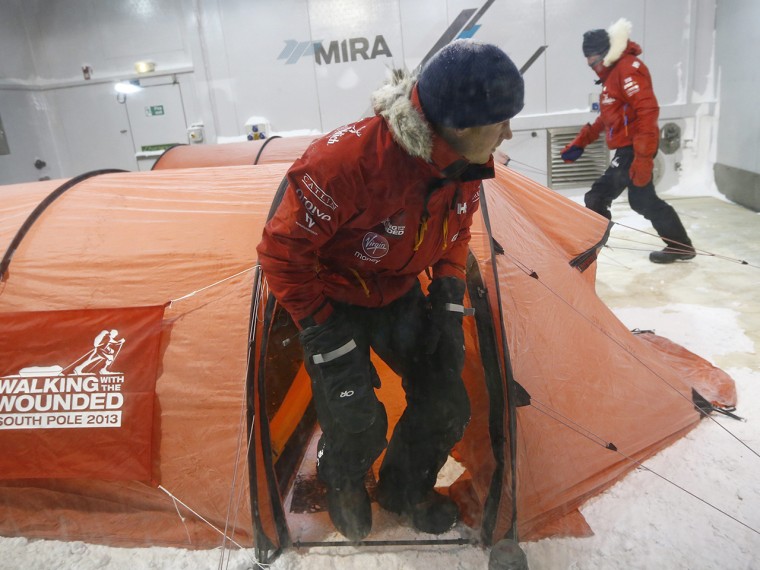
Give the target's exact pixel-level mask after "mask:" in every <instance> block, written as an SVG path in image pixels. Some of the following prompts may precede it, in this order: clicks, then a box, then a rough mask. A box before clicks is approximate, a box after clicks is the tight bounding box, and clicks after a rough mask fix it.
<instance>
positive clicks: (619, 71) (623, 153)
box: [561, 18, 696, 263]
mask: <svg viewBox="0 0 760 570" xmlns="http://www.w3.org/2000/svg"><path fill="white" fill-rule="evenodd" d="M630 34H631V23H630V22H629V21H628V20H625V19H623V18H621V19H620V20H618V21H617V22H615V23H614V24H613V25H612V26H610V28H609V29H608V30H601V29H598V30H590V31H588V32H586V33H585V34H583V55H584V56H586V60H587V62H588V65H589V67H591V69H593V70H594V72H595V73H596V74H597V75H598V76H599V82H598V83H601V84H602V85H603V87H602V93H601V96H600V98H599V107H600V114H599V117H597V119H596V121H594V123H593V124H590V123H588V124H586V125H585V126H584V127H583V128H582V129H581V131H580V133H578V136H577V137H575V139H574V140H573V141H572V142H571V143H570V144H568V145H567V146H566V147H565V148H564V149H562V152H561V156H562V159H563V160H564V161H565V162H574V161H576V160H578V158H580V156H581V155H582V154H583V149H584V148H585V147H586V146H587V145H589V144H591V143H592V142H594V141H595V140H596V139H597V138H599V135H600V134H601V132H602V130H604V134H605V137H606V141H607V146H608V147H609V148H610V149H613V150H614V151H615V156H614V157H613V159H612V161H611V162H610V166H609V168H607V170H606V171H605V173H604V174H603V175H602V176H601V177H600V178H599V179H598V180H597V181H596V182H594V184H593V185H592V186H591V190H589V191H588V192H587V193H586V195H585V198H584V199H585V203H586V207H587V208H589V209H591V210H594V211H595V212H597V213H598V214H601V215H602V216H604V217H606V218H607V219H612V214H611V213H610V206H611V204H612V201H613V200H614V199H615V198H617V197H618V196H620V194H622V193H623V190H625V189H626V187H627V188H628V202H629V203H630V205H631V208H633V210H634V211H635V212H637V213H639V214H641V215H642V216H644V217H645V218H646V219H647V220H649V221H650V222H652V226H653V227H654V229H655V231H656V232H657V234H658V235H659V236H660V237H661V238H662V239H663V241H664V242H665V244H666V247H665V248H664V249H662V250H661V251H653V252H651V253H650V254H649V259H650V261H652V262H654V263H673V262H674V261H677V260H685V259H692V258H693V257H694V256H695V255H696V253H695V251H694V247H693V246H692V243H691V240H690V239H689V236H688V235H687V234H686V229H685V228H684V227H683V224H682V223H681V220H680V218H679V217H678V214H677V213H676V211H675V210H674V209H673V207H672V206H670V205H669V204H668V203H666V202H665V201H664V200H662V199H661V198H660V197H659V196H657V193H656V192H655V188H654V183H653V181H652V170H653V168H654V157H655V155H656V154H657V148H658V144H659V134H660V133H659V128H658V125H657V118H658V116H659V113H660V107H659V105H658V103H657V98H656V97H655V95H654V90H653V88H652V78H651V77H650V75H649V70H648V69H647V66H646V65H644V62H643V61H641V60H640V59H639V58H638V56H639V55H640V54H641V47H640V46H639V45H638V44H637V43H635V42H633V41H631V40H630V39H629V37H630Z"/></svg>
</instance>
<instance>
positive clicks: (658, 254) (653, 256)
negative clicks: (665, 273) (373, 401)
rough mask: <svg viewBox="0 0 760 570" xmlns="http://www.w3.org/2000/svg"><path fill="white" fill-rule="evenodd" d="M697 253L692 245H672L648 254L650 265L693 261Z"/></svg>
mask: <svg viewBox="0 0 760 570" xmlns="http://www.w3.org/2000/svg"><path fill="white" fill-rule="evenodd" d="M696 255H697V252H696V251H695V250H694V247H693V246H692V245H673V246H668V247H666V248H663V249H661V250H660V251H653V252H651V253H650V254H649V261H651V262H652V263H673V262H675V261H678V260H683V261H685V260H687V259H694V258H695V257H696Z"/></svg>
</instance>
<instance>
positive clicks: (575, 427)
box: [530, 398, 760, 534]
mask: <svg viewBox="0 0 760 570" xmlns="http://www.w3.org/2000/svg"><path fill="white" fill-rule="evenodd" d="M534 401H536V402H538V400H534V399H533V398H531V404H530V405H531V407H532V408H533V409H535V410H536V411H537V412H540V413H542V414H544V415H545V416H547V417H550V418H552V419H553V420H554V421H556V422H558V423H559V424H561V425H563V426H565V427H566V428H568V429H571V430H572V431H574V432H576V433H577V434H578V435H581V436H583V437H585V438H586V439H588V440H589V441H591V442H592V443H595V444H597V445H599V446H601V447H604V448H605V449H609V450H610V451H614V452H615V453H617V454H618V455H620V456H621V457H623V458H624V459H625V460H626V461H628V462H629V463H630V464H631V465H635V466H636V467H640V468H641V469H644V470H645V471H648V472H649V473H652V474H653V475H656V476H657V477H659V478H660V479H662V480H663V481H665V482H666V483H669V484H670V485H673V486H674V487H675V488H677V489H679V490H681V491H683V492H684V493H686V494H687V495H690V496H692V497H693V498H695V499H697V500H698V501H700V502H702V503H704V504H705V505H707V506H708V507H711V508H712V509H714V510H716V511H717V512H719V513H721V514H722V515H725V516H727V517H728V518H730V519H732V520H733V521H735V522H737V523H739V524H740V525H742V526H744V527H746V528H747V529H749V530H751V531H752V532H754V533H756V534H760V530H757V529H755V528H753V527H751V526H750V525H749V524H747V523H745V522H743V521H741V520H739V519H738V518H736V517H735V516H733V515H731V514H729V513H727V512H726V511H724V510H723V509H721V508H720V507H717V506H716V505H714V504H712V503H711V502H709V501H708V500H706V499H703V498H702V497H700V496H699V495H697V494H695V493H693V492H692V491H689V490H688V489H686V488H685V487H683V486H681V485H679V484H678V483H676V482H675V481H672V480H671V479H668V478H667V477H665V476H664V475H662V474H660V473H658V472H657V471H655V470H654V469H651V468H650V467H647V466H646V465H644V464H643V463H642V462H641V461H638V460H636V459H634V458H633V457H630V456H629V455H626V454H625V453H623V452H622V451H620V450H619V449H618V448H617V446H615V444H614V443H612V442H606V440H605V439H604V438H603V437H601V436H599V435H597V434H595V433H594V432H593V431H591V430H589V429H588V428H586V427H584V426H582V425H580V424H577V423H576V422H574V421H573V420H571V419H570V418H567V417H566V416H563V415H562V414H560V413H559V412H557V410H554V409H553V408H551V407H549V406H546V404H544V403H542V402H538V403H539V404H541V405H542V406H545V407H546V408H547V410H550V411H551V413H548V412H547V410H542V409H541V408H538V407H536V406H535V405H533V402H534ZM700 411H702V410H700ZM703 413H705V412H703ZM557 416H559V418H562V419H564V420H566V421H562V420H560V419H559V418H558V417H557ZM708 417H709V416H708ZM710 419H713V418H710ZM713 421H715V420H714V419H713ZM570 424H572V425H570ZM718 425H720V424H718ZM721 427H723V426H721ZM724 429H725V428H724ZM584 432H586V433H584ZM729 433H730V432H729Z"/></svg>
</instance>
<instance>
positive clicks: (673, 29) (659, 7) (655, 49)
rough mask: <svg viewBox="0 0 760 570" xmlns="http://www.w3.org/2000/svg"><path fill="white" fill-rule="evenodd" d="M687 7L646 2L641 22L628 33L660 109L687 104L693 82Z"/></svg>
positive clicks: (678, 0) (674, 1)
mask: <svg viewBox="0 0 760 570" xmlns="http://www.w3.org/2000/svg"><path fill="white" fill-rule="evenodd" d="M691 4H692V2H690V1H689V0H670V1H669V2H662V0H647V3H646V11H645V18H644V22H643V23H639V25H638V26H637V25H636V24H635V23H634V28H633V31H632V32H631V36H632V37H631V39H632V40H633V41H635V42H638V43H639V44H640V45H641V47H642V49H643V50H644V52H643V53H642V54H641V59H642V60H643V61H644V63H646V64H647V67H649V72H650V73H651V74H652V82H653V85H654V92H655V95H656V96H657V100H658V102H659V103H660V106H663V105H672V104H680V103H686V102H687V95H688V91H689V88H688V85H690V84H691V82H692V80H693V71H692V67H693V61H692V51H691V47H690V46H691V39H692V38H691V36H692V34H694V33H695V30H694V29H692V27H693V25H694V24H695V21H694V18H693V17H692V15H691ZM642 24H643V26H642Z"/></svg>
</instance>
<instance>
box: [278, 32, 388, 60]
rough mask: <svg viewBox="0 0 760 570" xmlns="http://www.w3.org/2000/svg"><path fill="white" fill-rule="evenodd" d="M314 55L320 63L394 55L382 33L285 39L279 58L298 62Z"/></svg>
mask: <svg viewBox="0 0 760 570" xmlns="http://www.w3.org/2000/svg"><path fill="white" fill-rule="evenodd" d="M310 55H313V56H314V61H315V62H317V63H318V64H319V65H322V64H323V63H324V64H330V63H345V62H348V61H357V60H360V59H361V60H367V59H376V58H378V57H380V56H385V57H393V54H392V53H391V50H390V48H389V47H388V42H386V41H385V38H384V37H383V36H382V35H378V36H375V38H374V39H371V38H364V37H358V38H346V39H344V40H333V41H331V42H329V43H328V42H324V41H317V42H315V41H305V42H299V41H298V40H285V48H284V49H283V50H282V52H281V53H280V55H279V56H277V59H284V60H286V61H285V63H286V64H293V63H296V62H297V61H298V60H299V59H301V57H303V56H310Z"/></svg>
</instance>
